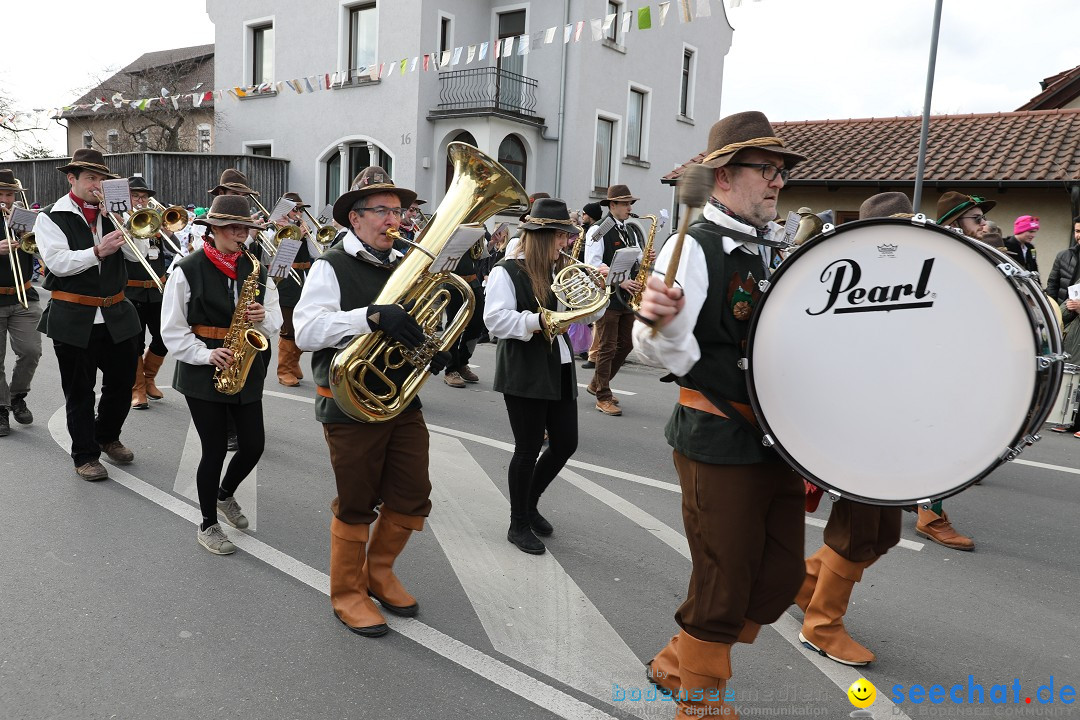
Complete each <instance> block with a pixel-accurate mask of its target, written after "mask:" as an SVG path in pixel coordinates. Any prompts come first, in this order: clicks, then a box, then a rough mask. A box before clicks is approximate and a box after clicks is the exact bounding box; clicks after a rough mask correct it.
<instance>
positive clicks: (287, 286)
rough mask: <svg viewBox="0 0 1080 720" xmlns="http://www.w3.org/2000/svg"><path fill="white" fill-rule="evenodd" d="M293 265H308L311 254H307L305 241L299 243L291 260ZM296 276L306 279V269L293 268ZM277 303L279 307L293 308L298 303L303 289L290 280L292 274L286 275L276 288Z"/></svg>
mask: <svg viewBox="0 0 1080 720" xmlns="http://www.w3.org/2000/svg"><path fill="white" fill-rule="evenodd" d="M293 262H294V263H310V262H311V253H310V252H308V244H307V241H306V240H305V241H304V242H302V243H300V249H299V250H298V251H297V252H296V257H295V258H294V259H293ZM293 269H294V270H295V271H296V274H297V275H299V276H300V278H301V279H303V280H306V279H307V274H308V271H307V268H293ZM277 291H278V302H280V303H281V307H287V308H294V307H296V304H297V303H298V302H300V293H301V292H302V291H303V288H302V287H300V286H299V285H297V284H296V281H295V280H293V279H292V273H289V274H287V275H286V276H285V277H284V278H283V279H282V280H281V281H280V282H279V283H278V286H277Z"/></svg>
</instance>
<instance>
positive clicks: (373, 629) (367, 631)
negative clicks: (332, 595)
mask: <svg viewBox="0 0 1080 720" xmlns="http://www.w3.org/2000/svg"><path fill="white" fill-rule="evenodd" d="M334 617H336V618H337V619H338V621H339V622H341V624H342V625H344V626H345V627H347V628H349V630H350V631H352V632H354V633H356V634H357V635H362V636H363V637H368V638H377V637H382V636H383V635H385V634H386V633H388V632H390V627H389V626H388V625H387V624H386V623H379V624H378V625H368V626H367V627H353V626H352V625H350V624H349V623H347V622H345V621H344V620H342V619H341V616H340V615H338V614H337V611H336V610H335V611H334Z"/></svg>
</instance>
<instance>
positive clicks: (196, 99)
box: [191, 93, 203, 107]
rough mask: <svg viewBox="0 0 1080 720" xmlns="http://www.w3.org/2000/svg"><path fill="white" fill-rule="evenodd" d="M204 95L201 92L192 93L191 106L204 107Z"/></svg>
mask: <svg viewBox="0 0 1080 720" xmlns="http://www.w3.org/2000/svg"><path fill="white" fill-rule="evenodd" d="M202 101H203V96H202V95H200V94H199V93H191V107H202Z"/></svg>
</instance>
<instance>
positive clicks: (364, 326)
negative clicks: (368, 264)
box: [293, 230, 404, 352]
mask: <svg viewBox="0 0 1080 720" xmlns="http://www.w3.org/2000/svg"><path fill="white" fill-rule="evenodd" d="M341 248H342V249H343V250H344V251H345V252H347V253H349V254H350V255H353V256H355V255H357V254H358V253H359V254H362V255H364V256H365V257H367V258H368V259H370V260H371V261H373V262H376V263H377V262H380V261H379V259H378V258H376V257H375V256H373V255H372V254H371V253H369V252H368V251H367V250H365V249H364V245H363V243H361V242H360V239H359V238H358V237H356V235H355V234H354V233H353V232H352V231H351V230H350V231H348V232H347V233H346V234H345V239H344V240H343V241H342V245H341ZM402 257H404V256H403V255H402V254H401V253H400V252H398V251H397V250H391V251H390V259H391V261H392V262H393V263H394V264H396V263H397V261H398V260H399V259H400V258H402ZM293 328H294V329H295V332H296V340H295V342H296V346H297V347H298V348H300V349H301V350H304V351H307V352H314V351H316V350H322V349H323V348H329V347H332V348H343V347H345V346H346V345H348V343H349V341H350V340H352V339H353V338H354V337H355V336H357V335H366V334H367V333H369V332H371V327H370V326H369V325H368V321H367V307H362V308H356V309H354V310H342V309H341V286H340V285H339V284H338V279H337V273H335V272H334V268H332V267H331V266H330V263H328V262H325V261H323V260H321V259H320V258H318V256H316V261H315V262H314V263H312V265H311V270H309V271H308V275H307V279H306V280H304V288H303V290H302V291H301V293H300V302H298V303H297V305H296V307H295V308H294V309H293Z"/></svg>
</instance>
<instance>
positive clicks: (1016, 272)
mask: <svg viewBox="0 0 1080 720" xmlns="http://www.w3.org/2000/svg"><path fill="white" fill-rule="evenodd" d="M997 269H998V270H1000V271H1001V274H1002V275H1004V276H1005V277H1010V278H1016V279H1017V280H1024V279H1026V278H1033V277H1035V273H1033V272H1029V271H1028V270H1024V269H1023V268H1020V267H1017V266H1016V265H1013V264H1012V263H1001V264H1000V265H998V266H997Z"/></svg>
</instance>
